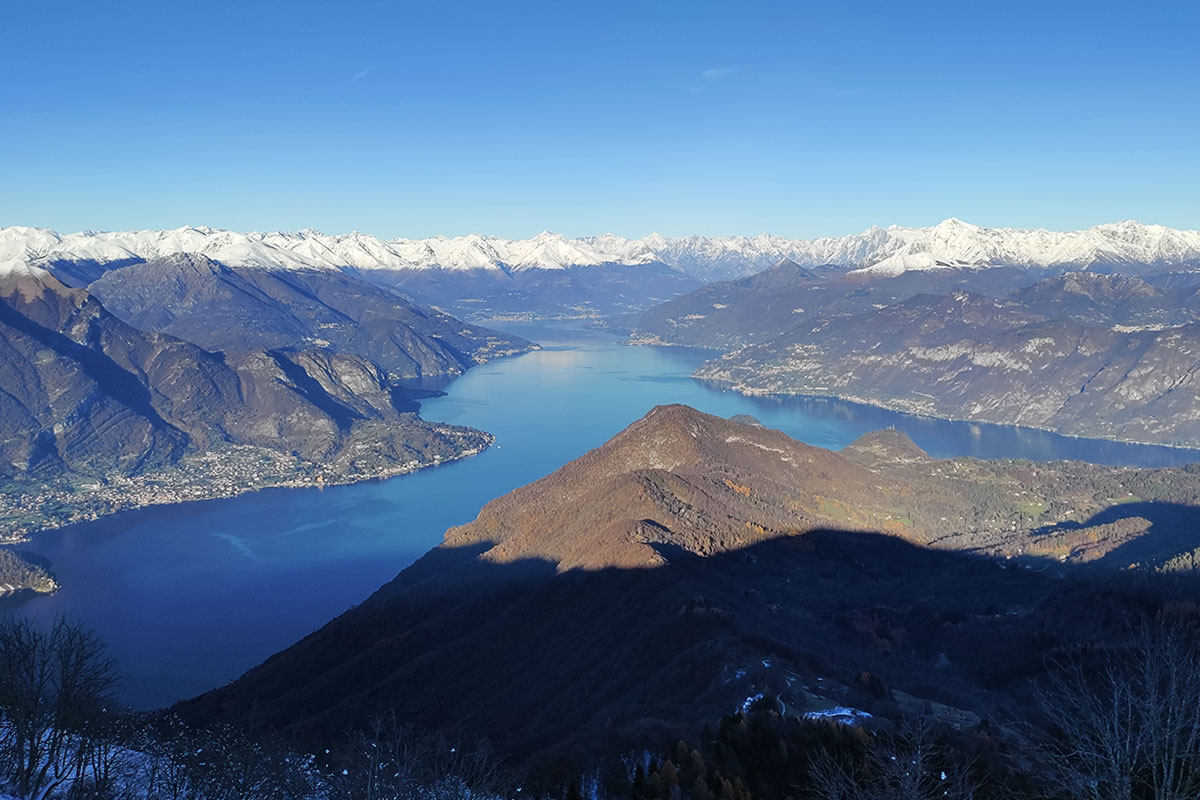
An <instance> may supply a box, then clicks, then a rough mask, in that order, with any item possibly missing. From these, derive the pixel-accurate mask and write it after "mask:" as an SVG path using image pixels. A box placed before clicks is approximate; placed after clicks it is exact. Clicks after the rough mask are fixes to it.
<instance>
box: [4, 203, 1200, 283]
mask: <svg viewBox="0 0 1200 800" xmlns="http://www.w3.org/2000/svg"><path fill="white" fill-rule="evenodd" d="M172 253H195V254H199V255H204V256H206V257H208V258H211V259H213V260H214V261H219V262H221V263H223V264H226V265H229V266H237V267H264V268H276V269H303V270H314V269H315V270H341V269H347V268H350V269H359V270H374V269H382V270H418V269H419V270H425V269H440V270H468V271H472V270H489V271H492V270H501V271H506V272H514V271H522V270H561V269H566V268H570V267H592V266H602V265H627V266H639V265H647V264H654V263H660V264H666V265H667V266H669V267H672V268H674V269H677V270H680V271H683V272H686V273H688V274H691V275H693V276H695V277H697V278H700V279H704V280H715V279H722V278H731V277H739V276H742V275H747V274H750V273H753V272H758V271H761V270H764V269H767V268H768V267H770V266H771V265H773V264H776V263H778V262H779V261H781V260H784V259H787V260H790V261H793V262H795V263H796V264H797V265H798V266H801V267H805V268H810V267H815V266H823V265H834V266H839V267H842V268H844V269H847V270H858V271H862V272H864V273H867V274H879V275H895V274H899V273H902V272H905V271H907V270H930V269H942V268H947V267H955V268H962V267H975V268H978V267H988V266H1012V267H1021V268H1048V267H1069V268H1072V269H1088V268H1091V267H1094V266H1099V265H1103V266H1109V267H1114V268H1121V267H1125V266H1129V267H1134V266H1140V267H1142V268H1145V269H1150V268H1153V269H1177V268H1180V267H1186V266H1200V232H1197V231H1182V230H1174V229H1171V228H1166V227H1163V226H1161V225H1144V224H1142V223H1140V222H1135V221H1132V220H1124V221H1121V222H1114V223H1108V224H1105V225H1097V226H1096V227H1094V228H1089V229H1087V230H1082V231H1073V232H1059V231H1047V230H1017V229H1013V228H984V227H980V226H978V225H973V224H971V223H968V222H964V221H962V220H960V219H956V218H954V217H950V218H948V219H945V220H942V221H941V222H939V223H937V224H936V225H933V226H932V227H926V228H903V227H898V226H891V227H888V228H880V227H872V228H869V229H867V230H865V231H863V232H862V233H858V234H853V235H850V236H842V237H823V238H818V239H788V238H785V237H782V236H775V235H772V234H769V233H761V234H757V235H755V236H728V237H705V236H688V237H682V238H671V237H667V236H662V235H661V234H657V233H655V234H651V235H650V236H647V237H645V238H643V239H627V238H624V237H621V236H617V235H614V234H611V233H610V234H604V235H601V236H589V237H583V238H577V239H572V238H568V237H566V236H563V235H562V234H557V233H552V232H550V231H542V232H541V233H539V234H538V235H536V236H534V237H532V238H529V239H503V238H500V237H494V236H484V235H480V234H471V235H467V236H455V237H447V236H436V237H431V238H427V239H392V240H384V239H379V238H377V237H375V236H371V235H369V234H364V233H358V232H352V233H347V234H337V235H329V234H324V233H320V232H319V231H315V230H312V229H304V230H300V231H297V232H274V233H237V232H234V231H227V230H221V229H218V228H209V227H206V226H190V225H189V226H184V227H181V228H176V229H174V230H159V231H155V230H143V231H126V232H97V231H86V232H82V233H74V234H68V235H60V234H58V233H56V232H54V231H52V230H47V229H44V228H33V227H25V226H14V227H9V228H0V261H4V262H7V261H13V260H15V261H20V262H22V263H28V264H33V265H37V264H43V263H52V262H55V261H88V262H95V263H110V262H114V261H130V260H144V259H150V258H157V257H162V256H166V255H170V254H172Z"/></svg>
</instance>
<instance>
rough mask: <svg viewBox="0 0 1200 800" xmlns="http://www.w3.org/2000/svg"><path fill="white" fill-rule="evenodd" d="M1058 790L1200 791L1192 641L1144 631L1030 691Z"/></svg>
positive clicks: (1198, 661)
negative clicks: (1043, 718)
mask: <svg viewBox="0 0 1200 800" xmlns="http://www.w3.org/2000/svg"><path fill="white" fill-rule="evenodd" d="M1037 698H1038V702H1039V705H1040V706H1041V709H1042V711H1043V712H1044V713H1045V714H1046V715H1047V716H1048V717H1049V720H1048V722H1049V725H1048V729H1049V734H1048V735H1047V736H1046V737H1044V739H1043V744H1044V747H1043V755H1044V756H1045V758H1046V759H1047V761H1048V763H1049V766H1050V771H1049V774H1050V779H1051V781H1052V783H1053V784H1054V786H1055V788H1056V789H1057V790H1058V791H1059V792H1060V793H1062V794H1065V795H1066V796H1068V797H1072V798H1085V799H1086V800H1131V799H1132V798H1153V800H1195V798H1197V797H1200V654H1198V653H1197V651H1196V641H1195V639H1194V637H1192V636H1190V635H1188V634H1187V633H1186V632H1184V631H1182V630H1180V629H1178V628H1171V627H1145V628H1143V629H1142V630H1141V631H1140V632H1139V633H1138V634H1137V635H1136V636H1135V637H1134V640H1133V641H1132V643H1131V644H1130V646H1129V647H1127V648H1124V649H1122V650H1119V651H1115V652H1110V653H1107V654H1105V656H1104V657H1103V658H1102V659H1101V660H1100V663H1098V664H1093V663H1088V662H1087V661H1086V660H1083V659H1073V660H1071V661H1069V662H1068V663H1066V664H1064V665H1060V666H1059V667H1058V668H1057V669H1056V670H1055V671H1054V672H1053V673H1052V674H1051V676H1050V677H1049V678H1048V679H1047V680H1046V681H1045V682H1044V683H1043V685H1041V686H1040V687H1039V689H1038V694H1037Z"/></svg>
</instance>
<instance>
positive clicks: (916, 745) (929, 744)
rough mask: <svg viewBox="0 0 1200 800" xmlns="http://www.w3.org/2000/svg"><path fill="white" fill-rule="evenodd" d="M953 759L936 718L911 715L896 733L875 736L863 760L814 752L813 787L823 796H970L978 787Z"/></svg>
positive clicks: (862, 799)
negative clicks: (944, 743) (944, 744)
mask: <svg viewBox="0 0 1200 800" xmlns="http://www.w3.org/2000/svg"><path fill="white" fill-rule="evenodd" d="M952 761H953V759H950V758H948V754H947V752H946V749H945V747H943V745H942V744H941V742H939V740H938V736H937V731H936V726H935V724H934V721H933V720H932V719H930V718H928V717H915V718H909V719H906V720H905V721H904V722H903V723H902V724H901V725H900V727H899V729H898V730H897V731H895V732H893V733H889V734H880V735H876V736H874V737H872V739H871V743H870V745H869V746H868V747H867V750H866V753H865V755H864V757H862V758H855V757H853V756H850V755H848V754H845V753H843V754H840V756H839V755H835V754H833V753H830V752H828V751H821V752H820V753H818V754H817V755H815V756H814V757H813V759H812V765H811V767H810V775H809V780H810V788H811V789H812V791H813V792H814V793H815V794H816V796H817V797H819V798H821V800H926V799H928V800H934V798H938V800H970V798H972V797H974V796H975V794H976V788H975V785H974V783H973V782H972V781H971V780H970V778H969V776H968V774H967V770H966V769H964V768H963V765H961V764H956V765H954V766H951V762H952Z"/></svg>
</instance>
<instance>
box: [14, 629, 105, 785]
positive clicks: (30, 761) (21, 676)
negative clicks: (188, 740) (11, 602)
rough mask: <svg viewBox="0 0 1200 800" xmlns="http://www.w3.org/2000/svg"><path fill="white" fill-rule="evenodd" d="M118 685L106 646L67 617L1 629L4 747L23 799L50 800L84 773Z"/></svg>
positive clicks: (15, 783) (15, 782)
mask: <svg viewBox="0 0 1200 800" xmlns="http://www.w3.org/2000/svg"><path fill="white" fill-rule="evenodd" d="M115 682H116V670H115V669H114V666H113V661H112V659H111V658H110V657H109V655H108V651H107V649H106V647H105V645H104V643H103V642H102V641H101V640H100V639H99V638H97V637H96V636H95V635H94V634H92V633H91V632H89V631H87V630H85V629H84V628H82V627H80V626H78V625H75V624H72V623H70V622H68V621H67V620H65V619H63V618H61V617H60V618H58V619H56V620H55V621H54V623H53V625H51V626H50V627H49V628H48V629H41V628H38V627H36V626H34V625H33V624H32V623H30V622H29V621H27V620H11V619H10V620H7V621H5V622H3V623H0V714H2V715H3V736H2V738H0V748H2V749H3V751H4V761H5V764H6V765H7V766H8V768H9V770H10V772H11V775H10V777H11V780H12V784H13V788H14V789H15V790H16V792H17V793H18V794H19V795H20V796H21V797H22V798H28V800H43V798H45V797H46V796H47V795H48V794H50V793H51V792H52V791H54V790H56V789H57V788H59V787H60V786H62V785H63V783H65V782H66V781H68V780H71V779H72V778H75V777H77V776H79V775H80V774H81V773H82V772H83V770H84V768H85V766H86V764H85V762H86V760H87V758H88V752H89V751H88V747H87V746H86V741H87V738H88V733H89V730H94V726H95V725H96V724H97V722H98V721H99V720H100V718H102V717H103V716H105V715H106V714H107V709H108V708H109V707H110V706H111V702H112V701H111V697H110V692H111V690H112V688H113V686H114V684H115Z"/></svg>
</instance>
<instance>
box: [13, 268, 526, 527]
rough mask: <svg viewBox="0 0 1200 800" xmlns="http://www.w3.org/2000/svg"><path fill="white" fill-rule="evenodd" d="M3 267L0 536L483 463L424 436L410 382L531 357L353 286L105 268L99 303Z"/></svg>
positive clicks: (515, 345) (510, 339) (42, 274)
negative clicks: (129, 511)
mask: <svg viewBox="0 0 1200 800" xmlns="http://www.w3.org/2000/svg"><path fill="white" fill-rule="evenodd" d="M3 267H4V268H3V269H2V270H0V376H3V382H2V386H3V389H2V390H0V520H2V522H3V526H2V527H0V535H3V536H4V537H19V536H22V535H25V534H27V533H28V532H29V531H32V530H38V529H42V528H47V527H55V526H57V525H61V524H64V523H66V522H71V521H75V520H78V519H89V518H94V517H95V516H97V515H99V514H103V513H110V512H112V511H116V510H119V509H122V508H129V507H136V506H139V505H146V504H150V503H162V502H174V501H179V500H185V499H195V498H200V497H213V496H225V495H228V494H233V493H238V492H242V491H249V490H252V489H256V488H261V487H263V486H270V485H306V484H313V483H322V482H326V481H328V482H342V481H349V480H357V479H362V478H367V477H378V476H384V475H392V474H398V473H401V472H408V471H411V470H413V469H416V468H418V467H421V466H425V465H429V464H434V463H439V462H441V461H445V460H449V459H453V458H458V457H461V456H464V455H469V454H472V453H476V452H479V451H480V450H482V449H483V448H485V447H487V446H488V444H489V443H490V442H491V437H490V435H488V434H486V433H484V432H482V431H476V430H473V429H470V428H464V427H460V426H453V425H442V424H439V423H436V422H430V421H426V420H422V419H420V417H419V416H418V415H417V413H416V412H417V409H418V405H419V404H418V402H417V401H418V399H419V398H420V397H421V396H423V395H422V391H420V390H415V389H412V388H409V386H408V384H407V381H409V380H411V379H417V378H428V377H432V376H446V375H456V374H459V373H461V372H462V371H463V370H465V369H467V368H469V367H470V366H472V365H474V364H477V363H482V362H484V361H487V360H489V359H491V358H495V357H498V356H503V355H509V354H512V353H518V352H524V351H526V350H528V349H530V348H531V347H533V345H532V344H531V343H529V342H526V341H525V340H523V339H521V338H519V337H514V336H506V335H503V334H500V333H497V332H495V331H489V330H487V329H483V328H478V327H475V326H471V325H467V324H465V323H463V322H461V321H460V320H457V319H455V318H453V317H450V316H449V315H447V314H444V313H442V312H438V311H432V310H428V309H422V308H419V307H417V306H414V305H413V304H411V303H410V302H408V301H407V300H405V299H404V298H402V297H400V296H399V295H396V294H395V293H392V292H388V291H386V290H384V289H381V288H379V287H377V286H375V285H373V284H369V283H366V282H365V281H361V280H358V279H355V278H354V277H353V276H351V275H347V274H344V273H324V272H312V271H308V272H304V273H292V272H287V271H278V270H252V271H240V270H238V269H234V268H229V267H225V266H223V265H219V264H217V263H215V262H211V261H209V260H208V259H206V258H204V257H203V256H193V255H185V254H177V255H174V256H168V257H165V258H156V259H152V260H150V261H146V262H136V263H133V264H129V265H125V266H121V267H116V268H113V269H110V270H109V271H107V272H105V273H104V274H103V275H102V276H101V277H100V278H99V279H98V280H97V281H96V282H95V283H96V284H97V286H96V290H95V291H94V292H93V291H89V290H88V289H84V288H71V287H68V286H66V285H64V284H63V283H62V282H61V281H59V280H58V279H57V278H56V277H54V276H53V275H52V274H50V273H49V272H46V271H44V270H42V269H41V268H39V267H34V266H31V265H29V264H27V263H25V262H20V261H16V262H14V261H10V262H7V264H5V265H3ZM109 307H111V308H112V309H113V310H114V311H110V310H109Z"/></svg>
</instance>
